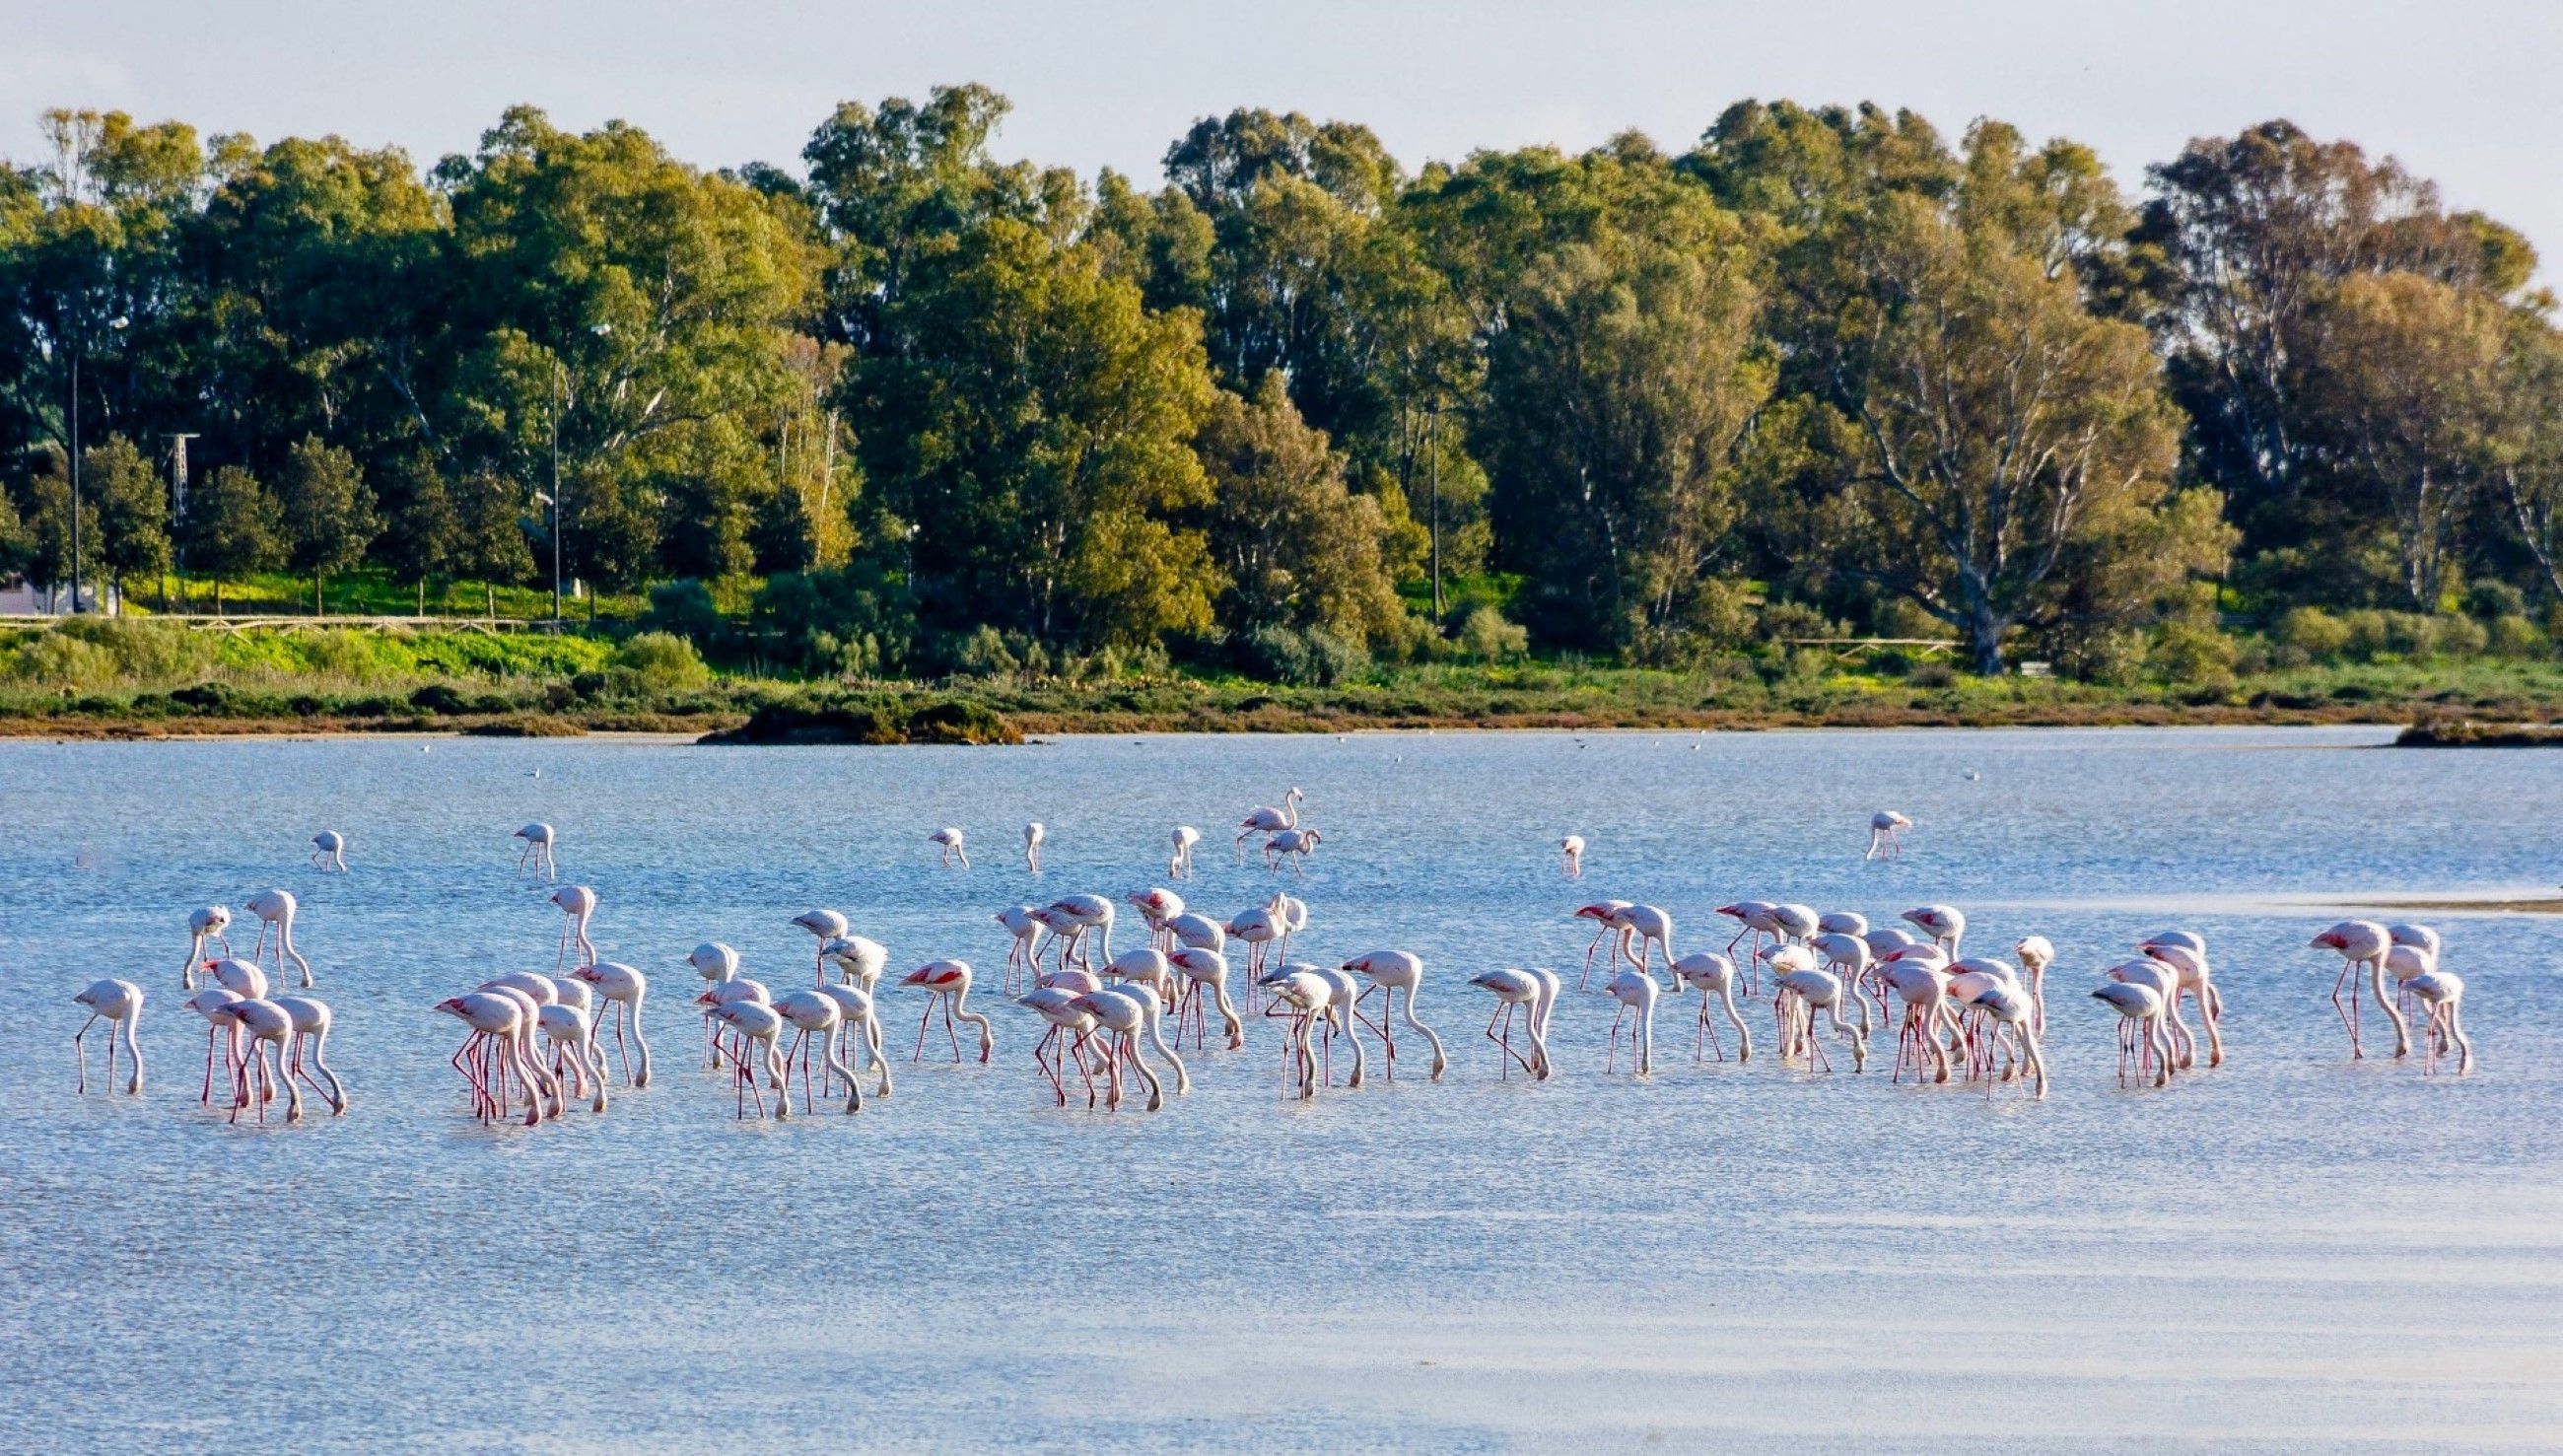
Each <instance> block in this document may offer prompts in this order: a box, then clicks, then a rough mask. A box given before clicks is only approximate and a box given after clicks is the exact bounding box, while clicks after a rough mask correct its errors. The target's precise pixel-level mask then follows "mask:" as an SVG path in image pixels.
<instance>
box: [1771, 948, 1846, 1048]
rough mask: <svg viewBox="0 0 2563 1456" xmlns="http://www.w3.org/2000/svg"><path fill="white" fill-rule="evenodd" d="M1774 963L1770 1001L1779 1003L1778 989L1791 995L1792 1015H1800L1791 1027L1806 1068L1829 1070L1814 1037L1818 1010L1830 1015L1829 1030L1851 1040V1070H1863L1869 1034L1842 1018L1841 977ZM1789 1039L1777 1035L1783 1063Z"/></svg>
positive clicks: (1842, 996) (1819, 1045)
mask: <svg viewBox="0 0 2563 1456" xmlns="http://www.w3.org/2000/svg"><path fill="white" fill-rule="evenodd" d="M1790 948H1792V949H1797V948H1803V947H1797V946H1792V947H1790ZM1778 966H1779V962H1778V961H1776V960H1774V961H1773V962H1772V967H1773V969H1774V970H1775V971H1776V972H1777V973H1776V974H1775V975H1774V976H1773V978H1772V981H1771V986H1772V1004H1773V1005H1775V1006H1776V1005H1778V1004H1779V999H1780V995H1779V993H1780V992H1782V991H1787V992H1788V993H1789V995H1790V996H1791V997H1792V998H1793V999H1792V1001H1791V1006H1792V1014H1793V1015H1795V1016H1797V1017H1798V1018H1800V1021H1799V1024H1798V1025H1797V1026H1796V1027H1795V1028H1794V1033H1795V1039H1796V1041H1797V1042H1798V1044H1799V1046H1800V1048H1801V1049H1802V1050H1804V1051H1805V1053H1806V1055H1807V1065H1808V1068H1809V1070H1815V1069H1816V1068H1817V1067H1819V1066H1821V1067H1822V1069H1823V1070H1824V1071H1826V1072H1831V1071H1832V1070H1833V1063H1832V1062H1831V1061H1829V1060H1827V1059H1826V1057H1825V1048H1824V1043H1823V1042H1822V1041H1821V1040H1819V1039H1818V1038H1817V1036H1816V1013H1817V1012H1818V1011H1822V1012H1824V1013H1825V1014H1826V1015H1827V1017H1829V1018H1830V1020H1831V1023H1832V1027H1833V1030H1835V1031H1837V1032H1839V1033H1841V1034H1842V1037H1843V1039H1844V1040H1846V1041H1848V1042H1850V1043H1851V1069H1852V1070H1853V1071H1854V1072H1862V1071H1867V1070H1868V1068H1869V1033H1868V1031H1867V1030H1866V1029H1864V1028H1862V1027H1858V1026H1854V1025H1853V1024H1852V1023H1850V1022H1848V1021H1845V1020H1843V1014H1842V1008H1843V998H1844V997H1845V996H1846V995H1847V994H1850V993H1849V992H1848V991H1846V989H1845V988H1844V985H1843V980H1842V977H1840V976H1838V975H1836V974H1834V973H1833V972H1832V971H1829V970H1816V969H1813V968H1812V967H1810V968H1806V969H1800V970H1779V969H1778ZM1790 1039H1791V1037H1790V1035H1789V1034H1787V1033H1784V1034H1783V1036H1782V1038H1781V1049H1780V1059H1781V1061H1782V1062H1784V1063H1785V1062H1786V1061H1787V1060H1788V1043H1789V1041H1790Z"/></svg>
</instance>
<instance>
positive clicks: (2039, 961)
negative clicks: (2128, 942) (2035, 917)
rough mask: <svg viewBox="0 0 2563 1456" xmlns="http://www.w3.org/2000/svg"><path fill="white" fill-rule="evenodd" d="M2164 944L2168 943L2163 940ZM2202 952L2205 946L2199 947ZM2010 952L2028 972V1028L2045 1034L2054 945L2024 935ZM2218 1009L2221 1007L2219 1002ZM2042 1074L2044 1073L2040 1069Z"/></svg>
mask: <svg viewBox="0 0 2563 1456" xmlns="http://www.w3.org/2000/svg"><path fill="white" fill-rule="evenodd" d="M2163 943H2164V944H2170V943H2171V942H2170V941H2169V940H2164V941H2163ZM2199 949H2200V951H2201V953H2204V952H2205V950H2206V946H2204V945H2201V946H2200V947H2199ZM2011 953H2012V954H2014V955H2017V956H2019V957H2020V968H2021V969H2023V970H2025V971H2028V972H2029V1000H2030V1029H2031V1030H2033V1031H2035V1032H2037V1033H2038V1034H2039V1035H2040V1036H2045V1035H2047V967H2048V966H2049V965H2051V964H2053V963H2054V962H2055V960H2056V946H2055V943H2054V942H2052V941H2050V940H2049V939H2048V938H2047V937H2046V936H2022V937H2021V941H2020V943H2019V944H2017V945H2014V946H2012V947H2011ZM2219 1009H2220V1010H2221V1009H2222V1006H2221V1004H2220V1007H2219ZM2040 1075H2042V1076H2044V1075H2045V1073H2044V1072H2043V1071H2042V1072H2041V1074H2040Z"/></svg>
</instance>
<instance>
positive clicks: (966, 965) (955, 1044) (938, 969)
mask: <svg viewBox="0 0 2563 1456" xmlns="http://www.w3.org/2000/svg"><path fill="white" fill-rule="evenodd" d="M899 984H901V985H909V986H923V987H924V988H925V990H926V991H927V993H928V994H927V997H926V1001H925V1015H923V1016H919V1017H918V1018H916V1050H915V1052H914V1053H912V1054H911V1055H910V1056H909V1057H908V1060H909V1061H911V1062H913V1061H915V1060H917V1059H918V1058H920V1057H922V1056H924V1055H925V1023H926V1021H927V1019H928V1018H930V1017H932V1016H933V1015H934V1008H935V1007H936V1006H938V1005H939V1006H941V1007H942V1008H943V1031H944V1034H945V1035H947V1036H949V1037H951V1038H952V1060H954V1061H956V1062H958V1061H960V1060H961V1035H960V1033H959V1032H957V1031H955V1030H954V1029H953V1026H952V1023H953V1022H954V1021H956V1020H957V1021H966V1022H969V1023H970V1024H971V1025H973V1026H976V1027H977V1028H979V1060H980V1061H982V1062H985V1061H987V1060H988V1058H989V1056H990V1055H992V1054H993V1053H994V1052H995V1051H996V1047H997V1035H996V1029H995V1028H994V1027H992V1026H990V1025H989V1024H988V1018H987V1017H985V1016H982V1015H980V1014H979V1013H978V1012H976V1011H973V1010H971V1009H970V962H968V961H966V960H929V961H927V962H925V963H924V964H923V965H920V966H918V967H917V968H916V969H914V970H911V971H909V972H908V973H907V976H906V978H905V979H903V980H901V981H900V982H899Z"/></svg>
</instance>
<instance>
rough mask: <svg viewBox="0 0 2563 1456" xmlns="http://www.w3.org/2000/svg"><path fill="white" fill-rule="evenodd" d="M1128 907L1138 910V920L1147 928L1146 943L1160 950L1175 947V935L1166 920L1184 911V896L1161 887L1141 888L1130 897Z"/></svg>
mask: <svg viewBox="0 0 2563 1456" xmlns="http://www.w3.org/2000/svg"><path fill="white" fill-rule="evenodd" d="M1130 908H1131V909H1132V910H1135V911H1137V912H1139V920H1140V922H1141V923H1142V924H1144V925H1146V926H1147V928H1148V943H1149V944H1151V945H1154V946H1156V947H1157V948H1158V949H1160V950H1172V949H1174V948H1175V936H1174V933H1173V932H1172V931H1169V930H1167V929H1166V922H1168V921H1170V920H1173V919H1174V918H1175V917H1176V916H1179V915H1182V914H1183V913H1184V898H1183V897H1182V896H1180V895H1177V894H1176V893H1175V892H1173V891H1172V890H1167V889H1164V888H1162V887H1159V888H1154V889H1148V890H1141V891H1139V892H1137V893H1135V894H1133V895H1132V896H1131V897H1130Z"/></svg>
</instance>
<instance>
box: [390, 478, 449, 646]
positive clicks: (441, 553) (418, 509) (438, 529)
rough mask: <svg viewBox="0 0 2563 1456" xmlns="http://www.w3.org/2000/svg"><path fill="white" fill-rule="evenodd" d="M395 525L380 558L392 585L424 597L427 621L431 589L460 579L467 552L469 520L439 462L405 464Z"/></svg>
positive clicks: (397, 487)
mask: <svg viewBox="0 0 2563 1456" xmlns="http://www.w3.org/2000/svg"><path fill="white" fill-rule="evenodd" d="M392 482H393V491H392V507H391V513H390V519H389V521H388V523H387V527H386V529H385V530H384V531H383V536H382V542H381V546H380V549H379V552H378V554H380V555H381V556H382V558H383V563H384V564H385V565H387V566H389V567H391V571H392V579H393V580H394V581H398V582H401V583H403V584H405V585H408V586H410V587H412V588H414V589H415V590H416V591H417V593H418V615H420V616H422V617H424V616H426V615H427V584H428V583H429V582H431V581H441V580H446V579H449V578H451V577H452V576H454V574H455V569H456V568H455V562H456V559H457V557H458V556H459V555H460V553H461V551H462V549H463V516H462V513H461V512H460V511H459V510H458V509H457V508H456V506H455V502H454V492H453V490H452V488H450V487H449V486H447V485H446V483H445V475H444V473H443V472H441V471H439V470H438V469H437V468H436V462H435V461H434V460H432V459H429V458H427V457H425V456H423V455H421V456H412V457H410V458H409V459H408V460H406V461H403V462H401V463H400V464H399V465H398V466H397V467H396V468H395V469H394V471H393V474H392Z"/></svg>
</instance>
